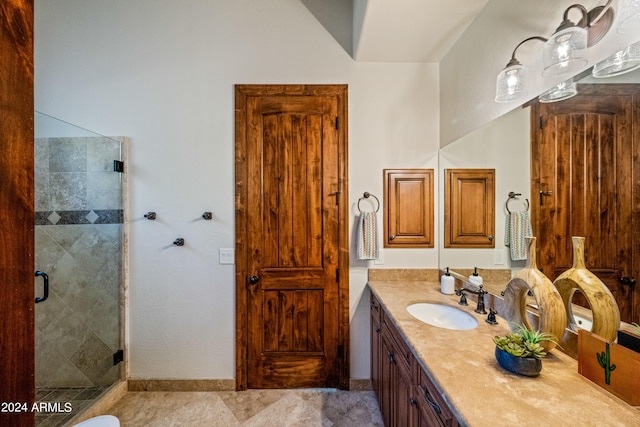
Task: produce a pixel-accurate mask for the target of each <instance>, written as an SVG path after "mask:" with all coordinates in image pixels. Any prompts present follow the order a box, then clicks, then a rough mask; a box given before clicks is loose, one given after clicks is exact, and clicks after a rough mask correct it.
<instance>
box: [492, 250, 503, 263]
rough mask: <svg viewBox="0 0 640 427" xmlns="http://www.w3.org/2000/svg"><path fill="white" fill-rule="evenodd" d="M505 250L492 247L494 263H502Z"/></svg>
mask: <svg viewBox="0 0 640 427" xmlns="http://www.w3.org/2000/svg"><path fill="white" fill-rule="evenodd" d="M505 254H506V251H505V250H504V249H494V250H493V264H494V265H503V264H504V258H505Z"/></svg>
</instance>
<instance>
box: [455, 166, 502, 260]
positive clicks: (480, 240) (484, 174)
mask: <svg viewBox="0 0 640 427" xmlns="http://www.w3.org/2000/svg"><path fill="white" fill-rule="evenodd" d="M495 199H496V197H495V170H494V169H447V170H446V171H445V189H444V206H445V207H444V209H445V212H444V227H445V230H444V247H445V248H493V247H495V238H494V237H495V224H496V219H495Z"/></svg>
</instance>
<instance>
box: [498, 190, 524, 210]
mask: <svg viewBox="0 0 640 427" xmlns="http://www.w3.org/2000/svg"><path fill="white" fill-rule="evenodd" d="M518 196H522V194H520V193H514V192H513V191H510V192H509V198H508V199H507V201H506V203H505V204H504V207H505V208H506V209H507V212H509V213H511V211H510V210H509V202H510V201H511V200H514V199H515V200H520V199H518ZM528 210H529V199H524V211H523V212H527V211H528Z"/></svg>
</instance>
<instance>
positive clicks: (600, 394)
mask: <svg viewBox="0 0 640 427" xmlns="http://www.w3.org/2000/svg"><path fill="white" fill-rule="evenodd" d="M369 288H370V289H371V291H372V292H373V294H374V295H375V296H376V297H377V298H378V299H379V300H380V303H381V304H382V306H383V307H384V308H385V310H386V311H387V313H388V314H389V317H390V318H391V320H392V322H393V323H394V324H395V326H396V327H397V329H398V331H399V332H400V334H401V335H402V336H403V337H404V339H405V340H406V341H407V343H408V345H409V347H410V348H411V349H412V350H413V353H414V355H415V356H416V358H417V359H418V361H419V363H420V364H421V365H422V366H423V368H425V369H426V370H427V371H428V372H429V373H430V374H431V377H432V379H433V381H434V383H435V385H436V387H438V388H439V389H440V391H441V393H442V395H443V397H444V398H445V400H446V401H447V402H449V403H450V405H451V407H452V409H453V411H454V413H456V416H457V417H458V419H459V420H460V422H461V424H466V425H469V426H485V425H518V426H536V427H538V426H540V425H557V426H561V425H581V426H608V427H610V426H625V427H626V426H632V425H640V408H638V407H633V406H630V405H628V404H627V403H625V402H624V401H622V400H620V399H618V398H617V397H615V396H613V395H612V394H610V393H608V392H607V391H605V390H603V389H602V388H600V387H599V386H597V385H596V384H594V383H593V382H591V381H590V380H588V379H587V378H585V377H583V376H582V375H580V374H579V373H578V362H577V361H576V360H574V359H572V358H571V357H569V356H567V355H565V354H564V353H562V352H561V351H559V350H557V349H556V350H552V351H551V353H550V354H549V355H548V356H547V357H546V358H544V359H543V362H542V372H541V374H540V375H539V376H538V377H535V378H529V377H522V376H518V375H515V374H511V373H509V372H507V371H505V370H504V369H502V368H501V367H500V366H499V365H498V362H497V361H496V359H495V356H494V351H495V344H494V343H493V341H492V338H493V336H494V335H504V334H506V333H508V332H509V327H508V326H507V323H506V321H505V320H504V319H502V318H501V317H498V322H499V324H498V325H490V324H488V323H486V322H485V320H486V318H487V315H481V314H477V313H475V312H474V311H473V310H474V308H475V303H474V302H473V301H471V300H470V301H469V306H467V307H462V306H460V305H458V300H459V297H457V296H456V295H443V294H442V293H440V283H439V282H436V281H428V280H427V281H425V280H404V279H402V278H400V279H398V280H370V281H369ZM416 302H436V303H443V304H447V305H450V306H452V307H456V308H461V309H462V310H464V311H465V312H468V313H470V314H472V315H473V316H475V317H476V318H477V320H478V327H477V328H475V329H471V330H467V331H455V330H448V329H442V328H438V327H435V326H431V325H428V324H425V323H422V322H420V321H419V320H417V319H415V318H413V317H412V316H411V315H410V314H409V313H408V312H407V310H406V307H407V306H408V305H410V304H413V303H416ZM488 308H489V305H487V310H488Z"/></svg>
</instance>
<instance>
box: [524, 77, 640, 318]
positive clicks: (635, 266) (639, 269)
mask: <svg viewBox="0 0 640 427" xmlns="http://www.w3.org/2000/svg"><path fill="white" fill-rule="evenodd" d="M578 91H579V94H580V95H598V94H602V95H608V96H615V95H621V96H631V97H632V98H633V107H632V108H633V111H632V115H633V119H632V121H633V130H632V134H633V141H632V143H631V144H632V147H631V151H632V152H633V153H634V156H633V158H632V159H631V174H632V175H633V176H632V177H631V178H630V179H632V180H633V184H632V188H631V191H632V194H631V196H630V199H631V229H632V230H633V238H632V245H633V248H632V251H633V254H632V258H631V266H632V277H633V278H635V279H636V281H640V229H639V227H640V184H639V182H640V181H639V180H638V177H640V155H638V154H637V153H638V150H640V84H636V83H628V84H579V85H578ZM525 106H531V112H530V117H531V119H530V122H531V128H530V141H531V142H530V153H531V156H530V169H531V179H530V184H531V194H532V196H533V195H534V194H535V192H536V191H538V188H539V187H540V179H541V178H540V171H539V169H538V167H537V163H536V159H537V158H538V157H539V155H540V154H539V152H538V151H537V150H536V149H537V145H536V144H535V143H534V142H535V141H536V140H537V139H538V131H539V128H538V126H537V125H536V124H537V123H538V120H539V117H540V108H539V107H540V104H539V103H538V102H533V103H529V104H526V105H525ZM536 195H537V194H536ZM531 205H532V206H531V224H532V226H533V227H534V230H533V232H534V234H535V233H537V230H536V228H537V226H538V224H539V221H540V208H539V205H538V204H537V203H532V204H531ZM632 305H633V307H632V318H633V319H635V321H636V322H640V287H639V286H638V285H636V289H635V290H634V292H633V303H632Z"/></svg>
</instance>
